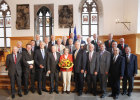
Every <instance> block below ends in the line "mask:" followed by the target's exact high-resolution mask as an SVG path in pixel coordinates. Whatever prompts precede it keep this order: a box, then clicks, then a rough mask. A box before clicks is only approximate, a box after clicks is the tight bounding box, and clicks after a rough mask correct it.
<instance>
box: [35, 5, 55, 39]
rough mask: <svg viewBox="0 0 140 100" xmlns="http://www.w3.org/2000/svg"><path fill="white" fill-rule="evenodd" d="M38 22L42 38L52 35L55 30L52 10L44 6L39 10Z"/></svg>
mask: <svg viewBox="0 0 140 100" xmlns="http://www.w3.org/2000/svg"><path fill="white" fill-rule="evenodd" d="M37 17H38V18H37V19H38V20H37V23H38V33H37V34H39V35H40V39H41V40H44V37H46V36H49V37H50V36H51V34H52V30H53V24H52V15H51V12H50V10H49V9H48V8H47V7H45V6H43V7H41V8H40V9H39V11H38V12H37Z"/></svg>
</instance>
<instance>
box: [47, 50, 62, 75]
mask: <svg viewBox="0 0 140 100" xmlns="http://www.w3.org/2000/svg"><path fill="white" fill-rule="evenodd" d="M56 56H57V59H56V60H55V58H54V56H53V53H52V52H50V53H49V54H48V59H47V68H48V70H50V71H51V73H55V72H59V70H60V68H59V66H58V63H59V59H60V53H58V52H56Z"/></svg>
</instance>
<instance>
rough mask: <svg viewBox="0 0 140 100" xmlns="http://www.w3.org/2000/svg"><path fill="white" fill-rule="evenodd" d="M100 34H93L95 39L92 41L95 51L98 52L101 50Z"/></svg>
mask: <svg viewBox="0 0 140 100" xmlns="http://www.w3.org/2000/svg"><path fill="white" fill-rule="evenodd" d="M97 42H98V35H97V34H93V40H92V41H91V43H92V44H93V45H94V46H95V51H96V52H98V51H99V47H98V44H97Z"/></svg>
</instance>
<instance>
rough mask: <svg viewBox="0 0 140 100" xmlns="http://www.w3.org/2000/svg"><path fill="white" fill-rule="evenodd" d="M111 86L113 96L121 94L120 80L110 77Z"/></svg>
mask: <svg viewBox="0 0 140 100" xmlns="http://www.w3.org/2000/svg"><path fill="white" fill-rule="evenodd" d="M110 85H111V89H112V95H114V96H116V95H119V94H120V79H119V78H118V79H116V78H114V77H110Z"/></svg>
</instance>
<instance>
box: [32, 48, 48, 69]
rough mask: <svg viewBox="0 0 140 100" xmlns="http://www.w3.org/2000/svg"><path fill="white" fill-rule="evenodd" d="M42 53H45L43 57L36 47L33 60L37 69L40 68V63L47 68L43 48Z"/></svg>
mask: <svg viewBox="0 0 140 100" xmlns="http://www.w3.org/2000/svg"><path fill="white" fill-rule="evenodd" d="M44 53H45V57H44V59H43V57H42V53H41V50H40V49H37V50H36V51H35V55H34V61H35V65H36V68H37V69H41V68H40V65H43V66H44V69H45V70H47V56H48V55H47V53H46V52H45V49H44Z"/></svg>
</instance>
